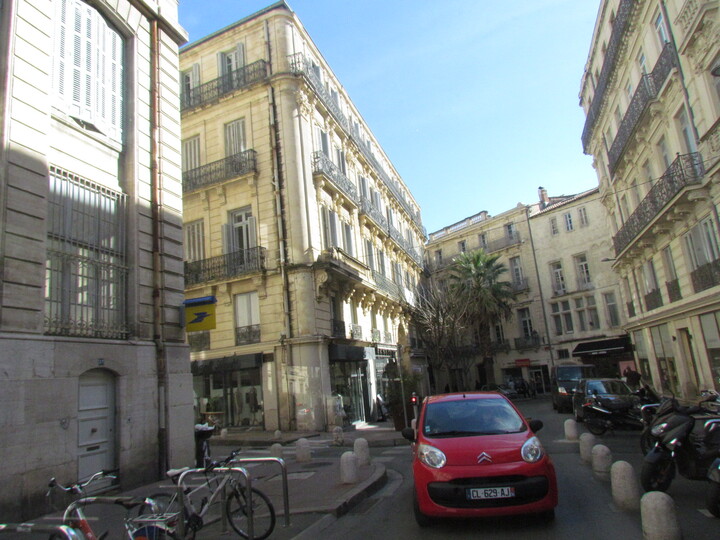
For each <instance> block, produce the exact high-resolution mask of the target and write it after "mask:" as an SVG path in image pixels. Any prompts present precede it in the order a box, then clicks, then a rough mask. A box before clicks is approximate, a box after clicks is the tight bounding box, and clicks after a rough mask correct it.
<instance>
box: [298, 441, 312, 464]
mask: <svg viewBox="0 0 720 540" xmlns="http://www.w3.org/2000/svg"><path fill="white" fill-rule="evenodd" d="M295 450H296V452H295V459H297V461H298V462H299V463H305V462H307V461H310V460H311V458H312V455H311V453H310V443H309V442H308V440H307V439H298V441H297V442H296V443H295Z"/></svg>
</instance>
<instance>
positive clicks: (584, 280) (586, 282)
mask: <svg viewBox="0 0 720 540" xmlns="http://www.w3.org/2000/svg"><path fill="white" fill-rule="evenodd" d="M575 268H576V271H577V280H578V289H587V288H588V287H590V286H591V285H592V280H591V279H590V265H589V264H588V260H587V257H586V256H585V254H584V253H583V254H581V255H577V256H576V257H575Z"/></svg>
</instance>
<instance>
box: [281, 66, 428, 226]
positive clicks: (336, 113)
mask: <svg viewBox="0 0 720 540" xmlns="http://www.w3.org/2000/svg"><path fill="white" fill-rule="evenodd" d="M288 62H289V64H290V71H291V72H292V73H294V74H296V75H302V76H303V77H305V79H306V80H307V81H308V83H309V84H310V86H311V87H312V89H313V90H314V91H315V93H316V94H317V96H318V97H319V98H320V101H322V103H323V105H324V106H325V108H326V109H327V110H328V111H329V112H330V114H331V115H332V116H333V118H334V119H335V121H336V122H337V123H338V125H340V127H342V129H343V130H344V131H345V133H347V135H348V136H349V137H350V139H351V140H352V141H353V142H354V143H355V145H356V147H357V149H358V150H359V151H360V153H361V154H362V155H363V157H364V158H365V159H366V160H367V162H368V163H369V164H370V165H371V166H372V168H373V170H374V171H375V174H377V176H378V177H379V178H380V179H381V180H382V181H383V183H384V184H385V185H386V186H387V187H388V189H389V190H390V191H391V192H392V194H393V195H394V196H395V198H396V200H397V201H398V203H400V205H401V206H402V207H403V209H404V210H405V212H406V213H407V214H408V216H409V217H410V219H411V220H412V221H413V222H414V223H415V224H416V225H417V226H418V227H419V228H421V229H422V220H421V217H420V212H419V211H416V210H414V209H413V206H412V205H411V204H410V202H408V201H407V199H406V198H405V195H404V193H403V191H402V189H401V188H400V186H399V185H398V183H397V182H396V181H395V180H393V179H392V178H390V176H389V175H388V174H387V173H386V172H385V169H384V168H383V166H382V165H381V164H380V162H379V161H378V159H377V158H376V157H375V156H374V155H373V153H372V150H371V149H370V148H369V147H368V145H367V143H366V142H365V141H364V140H363V138H362V136H361V134H360V132H359V130H357V129H355V128H354V127H353V126H351V124H350V122H349V121H348V119H347V117H346V116H345V114H344V113H343V112H342V110H341V109H340V106H339V104H338V102H337V100H336V99H335V97H334V96H333V94H331V93H330V92H329V91H328V89H327V88H326V87H325V85H324V84H323V82H322V80H321V79H320V77H318V75H317V73H316V71H315V69H314V67H313V64H312V62H310V61H309V60H308V59H307V58H306V57H305V55H304V54H303V53H295V54H292V55H290V56H288Z"/></svg>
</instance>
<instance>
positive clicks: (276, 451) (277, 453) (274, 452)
mask: <svg viewBox="0 0 720 540" xmlns="http://www.w3.org/2000/svg"><path fill="white" fill-rule="evenodd" d="M270 455H271V456H272V457H276V458H281V459H282V457H283V447H282V444H280V443H275V444H273V445H272V446H271V447H270Z"/></svg>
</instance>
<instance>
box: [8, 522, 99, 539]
mask: <svg viewBox="0 0 720 540" xmlns="http://www.w3.org/2000/svg"><path fill="white" fill-rule="evenodd" d="M4 533H15V534H17V533H23V534H33V535H37V534H58V535H62V537H63V538H64V539H65V540H87V537H86V536H85V535H84V534H82V533H81V532H78V531H77V530H75V529H73V528H72V527H68V526H67V525H46V524H42V523H0V536H2V535H3V534H4Z"/></svg>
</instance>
